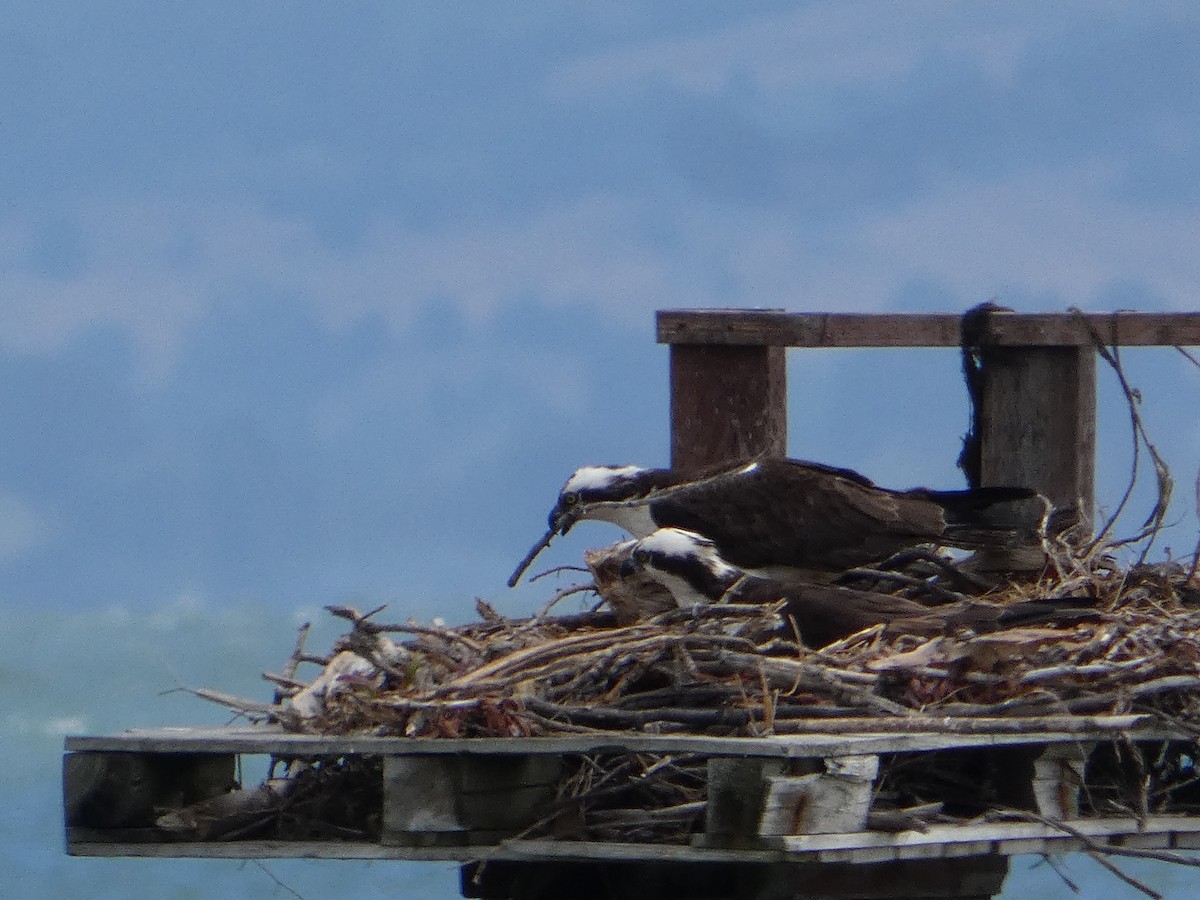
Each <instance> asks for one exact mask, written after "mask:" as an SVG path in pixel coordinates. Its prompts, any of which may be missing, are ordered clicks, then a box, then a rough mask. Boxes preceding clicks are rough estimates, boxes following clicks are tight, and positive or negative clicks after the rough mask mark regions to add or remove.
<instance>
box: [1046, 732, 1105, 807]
mask: <svg viewBox="0 0 1200 900" xmlns="http://www.w3.org/2000/svg"><path fill="white" fill-rule="evenodd" d="M1093 747H1095V744H1094V743H1092V742H1090V741H1081V742H1080V743H1078V744H1053V745H1051V746H1049V747H1047V748H1046V749H1045V750H1043V751H1042V753H1041V754H1040V755H1039V756H1038V758H1037V759H1035V760H1034V761H1033V796H1034V799H1035V800H1036V802H1037V808H1038V812H1039V813H1041V814H1042V815H1043V816H1047V817H1048V818H1051V819H1074V818H1076V817H1077V816H1078V815H1079V792H1080V791H1081V790H1082V789H1083V772H1084V767H1085V766H1086V765H1087V759H1088V755H1089V754H1090V753H1091V752H1092V749H1093Z"/></svg>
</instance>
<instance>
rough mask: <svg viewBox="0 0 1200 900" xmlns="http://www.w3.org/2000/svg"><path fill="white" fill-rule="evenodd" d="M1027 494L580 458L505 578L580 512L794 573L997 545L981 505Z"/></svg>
mask: <svg viewBox="0 0 1200 900" xmlns="http://www.w3.org/2000/svg"><path fill="white" fill-rule="evenodd" d="M1035 496H1037V493H1036V492H1035V491H1032V490H1030V489H1028V488H1016V487H984V488H974V489H971V490H965V491H933V490H928V489H926V488H916V489H914V490H909V491H894V490H889V489H887V488H882V487H879V486H878V485H876V484H875V483H874V482H872V481H871V480H870V479H868V478H865V477H863V476H862V475H860V474H858V473H857V472H854V471H852V470H850V469H839V468H835V467H833V466H826V465H822V464H820V463H814V462H804V461H801V460H795V459H786V458H780V457H769V458H762V459H755V460H750V461H742V462H739V463H735V464H725V465H723V466H719V467H715V468H710V469H706V470H702V471H699V472H681V471H676V470H672V469H643V468H640V467H638V466H584V467H583V468H581V469H577V470H576V471H575V472H574V474H572V475H571V477H570V478H568V479H567V481H566V483H565V484H564V485H563V487H562V490H561V491H560V492H559V495H558V501H557V502H556V503H555V505H554V508H553V509H552V510H551V511H550V516H549V529H548V530H547V532H546V534H545V535H544V536H543V537H542V539H541V540H540V541H539V542H538V543H537V544H535V545H534V546H533V548H532V549H531V550H530V551H529V553H528V554H527V555H526V557H525V559H523V560H522V561H521V563H520V565H518V566H517V569H516V571H514V572H513V574H512V577H511V578H510V579H509V581H508V584H509V586H510V587H511V586H513V585H515V584H516V583H517V581H518V579H520V577H521V575H522V573H523V572H524V571H525V569H527V568H528V567H529V565H530V564H531V563H532V562H533V560H534V558H535V557H536V556H537V555H538V553H540V552H541V551H542V550H543V549H544V548H545V547H546V546H547V545H549V543H550V541H551V540H552V539H553V538H554V536H555V535H557V534H566V533H567V532H568V531H570V530H571V527H572V526H573V525H574V524H575V523H576V522H578V521H580V520H583V519H593V520H598V521H603V522H611V523H613V524H614V525H619V526H620V527H621V528H624V529H625V530H626V531H628V532H629V533H630V534H631V535H633V536H634V537H635V538H644V537H647V536H649V535H650V534H652V533H653V532H654V531H656V530H658V529H659V528H683V529H687V530H689V531H693V532H696V533H699V534H702V535H704V536H705V537H706V538H708V539H709V540H711V541H712V542H713V544H714V545H715V546H716V549H717V551H718V552H719V553H720V555H721V557H722V558H723V559H725V560H727V561H728V562H729V563H730V564H732V565H735V566H738V567H739V568H742V569H746V570H750V571H754V572H758V573H761V574H776V575H778V574H787V575H790V576H794V575H796V574H797V573H798V572H803V573H811V572H813V571H814V570H817V571H825V572H840V571H844V570H845V569H849V568H853V567H855V566H862V565H867V564H870V563H874V562H878V561H879V560H882V559H885V558H887V557H888V556H891V555H892V554H893V553H896V552H898V551H900V550H904V549H907V548H910V547H914V546H917V545H919V544H926V543H935V544H944V545H949V546H954V547H965V548H972V549H973V548H978V547H995V546H1004V545H1007V544H1010V543H1012V542H1013V541H1014V540H1015V538H1016V533H1015V532H1014V530H1013V529H1012V528H999V527H996V526H993V525H989V524H988V523H987V522H986V521H985V520H984V519H983V516H982V513H983V511H984V510H985V509H987V508H988V507H989V506H992V505H994V504H996V503H1001V502H1005V501H1013V500H1023V499H1028V498H1030V497H1035Z"/></svg>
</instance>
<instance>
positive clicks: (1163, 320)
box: [658, 309, 1200, 347]
mask: <svg viewBox="0 0 1200 900" xmlns="http://www.w3.org/2000/svg"><path fill="white" fill-rule="evenodd" d="M959 324H960V316H959V315H958V314H957V313H925V314H910V313H821V312H813V313H794V312H782V311H778V310H754V309H664V310H660V311H659V313H658V341H659V343H662V344H724V345H738V344H741V345H758V346H771V347H957V346H958V345H959V340H960V337H959ZM1089 326H1090V328H1091V329H1094V330H1095V333H1096V334H1097V336H1098V337H1099V338H1100V340H1102V341H1103V342H1104V343H1106V344H1114V343H1115V344H1120V345H1121V346H1125V347H1149V346H1168V347H1169V346H1173V345H1179V346H1196V345H1200V313H1197V312H1179V313H1088V314H1086V315H1085V316H1082V317H1080V316H1078V315H1075V314H1073V313H1035V314H1030V313H999V314H997V315H996V316H994V317H993V323H992V325H991V326H989V330H988V332H987V340H988V342H989V343H992V344H996V345H999V346H1014V347H1062V346H1086V345H1090V344H1091V343H1092V340H1093V339H1092V335H1091V331H1090V330H1089Z"/></svg>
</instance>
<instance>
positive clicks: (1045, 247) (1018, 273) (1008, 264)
mask: <svg viewBox="0 0 1200 900" xmlns="http://www.w3.org/2000/svg"><path fill="white" fill-rule="evenodd" d="M1107 181H1108V179H1107V177H1106V173H1104V172H1102V171H1097V170H1095V169H1092V170H1090V171H1089V170H1088V169H1086V168H1083V167H1081V168H1079V169H1075V170H1071V171H1047V172H1026V173H1021V174H1018V175H1015V176H1012V177H1010V178H1006V179H1002V180H996V181H981V180H972V179H953V178H952V179H948V180H946V181H944V182H943V183H942V184H940V185H938V186H937V187H936V188H935V189H934V190H931V191H929V192H928V193H927V194H925V195H923V196H922V197H920V198H919V199H917V200H915V201H914V202H912V203H910V204H907V205H906V206H904V207H903V208H901V209H898V210H894V211H891V212H889V213H887V214H884V215H881V216H878V217H876V218H875V219H874V221H872V222H870V223H869V224H868V225H867V226H866V227H865V228H864V229H863V233H862V235H861V238H860V241H861V247H862V252H863V254H864V259H865V262H866V265H865V267H864V268H865V269H866V270H867V271H872V272H877V273H890V274H891V276H892V277H893V278H895V277H897V276H909V277H927V278H931V279H934V280H936V281H937V282H939V283H941V284H943V285H945V286H946V287H947V288H948V289H949V290H950V291H951V292H952V293H954V294H956V295H959V296H963V297H975V298H978V299H987V298H988V297H989V296H991V295H992V294H993V293H995V292H997V291H1003V290H1005V289H1008V288H1011V289H1016V290H1020V291H1022V292H1026V293H1032V294H1035V295H1039V296H1049V297H1053V298H1054V300H1055V302H1061V303H1063V304H1071V305H1078V306H1089V305H1091V304H1094V303H1095V302H1096V300H1097V298H1098V297H1100V296H1101V295H1103V294H1104V292H1105V291H1107V290H1110V289H1112V288H1113V287H1116V286H1120V285H1138V286H1142V287H1143V288H1144V289H1145V290H1146V291H1147V292H1148V293H1150V294H1151V295H1153V296H1155V297H1157V298H1159V299H1161V301H1162V303H1163V304H1164V305H1165V306H1167V307H1169V308H1174V309H1180V310H1183V309H1191V308H1195V306H1196V299H1197V286H1198V285H1200V257H1198V256H1197V253H1196V248H1197V247H1200V220H1197V218H1196V215H1195V211H1194V210H1193V209H1191V208H1187V207H1184V208H1172V207H1154V208H1147V207H1144V206H1139V205H1137V204H1135V203H1132V202H1129V201H1125V200H1121V199H1118V198H1115V197H1114V196H1113V195H1112V194H1111V193H1110V192H1109V191H1108V190H1107V189H1106V188H1107ZM999 299H1000V300H1001V302H1003V300H1004V298H1003V296H1001V297H1000V298H999Z"/></svg>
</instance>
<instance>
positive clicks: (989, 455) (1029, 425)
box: [977, 315, 1096, 528]
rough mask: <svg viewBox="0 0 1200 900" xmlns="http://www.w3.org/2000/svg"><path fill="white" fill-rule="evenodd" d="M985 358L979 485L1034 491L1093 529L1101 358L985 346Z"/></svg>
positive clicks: (1069, 350)
mask: <svg viewBox="0 0 1200 900" xmlns="http://www.w3.org/2000/svg"><path fill="white" fill-rule="evenodd" d="M995 317H996V316H995V315H993V316H992V318H993V319H994V318H995ZM982 357H983V368H982V379H981V382H982V383H981V385H980V395H981V396H980V397H979V409H978V411H977V421H978V428H979V438H980V483H981V484H985V485H988V484H992V485H1007V484H1016V485H1023V486H1026V487H1031V488H1035V489H1036V490H1038V491H1040V492H1041V493H1042V494H1044V495H1045V496H1046V497H1048V498H1049V500H1050V502H1051V503H1053V504H1054V507H1055V509H1060V510H1065V509H1069V508H1075V509H1076V510H1077V513H1076V515H1075V516H1074V520H1075V521H1079V522H1081V523H1082V524H1083V525H1084V527H1085V528H1090V523H1091V520H1092V504H1093V502H1094V501H1093V498H1094V496H1095V467H1096V466H1095V459H1096V354H1095V353H1093V352H1092V351H1091V350H1089V349H1087V348H1084V347H986V348H985V349H984V350H983V353H982ZM1063 524H1064V525H1065V524H1068V523H1065V522H1064V523H1063Z"/></svg>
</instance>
